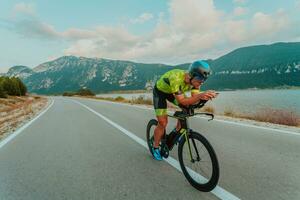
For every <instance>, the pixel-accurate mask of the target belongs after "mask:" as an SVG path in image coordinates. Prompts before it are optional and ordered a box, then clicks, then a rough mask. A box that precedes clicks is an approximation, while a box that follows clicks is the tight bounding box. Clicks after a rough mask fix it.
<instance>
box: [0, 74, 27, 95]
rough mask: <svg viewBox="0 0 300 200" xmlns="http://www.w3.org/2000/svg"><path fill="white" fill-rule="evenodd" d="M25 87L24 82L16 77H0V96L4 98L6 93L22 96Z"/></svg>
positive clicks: (24, 92)
mask: <svg viewBox="0 0 300 200" xmlns="http://www.w3.org/2000/svg"><path fill="white" fill-rule="evenodd" d="M26 92H27V88H26V86H25V85H24V83H23V82H22V81H21V80H20V79H19V78H16V77H12V78H9V77H0V97H1V98H5V97H6V95H11V96H23V95H26Z"/></svg>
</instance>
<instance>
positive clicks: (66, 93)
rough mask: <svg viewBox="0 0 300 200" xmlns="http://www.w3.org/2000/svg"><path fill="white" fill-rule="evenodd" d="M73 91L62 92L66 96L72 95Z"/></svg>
mask: <svg viewBox="0 0 300 200" xmlns="http://www.w3.org/2000/svg"><path fill="white" fill-rule="evenodd" d="M74 95H75V93H74V92H64V93H63V96H67V97H71V96H74Z"/></svg>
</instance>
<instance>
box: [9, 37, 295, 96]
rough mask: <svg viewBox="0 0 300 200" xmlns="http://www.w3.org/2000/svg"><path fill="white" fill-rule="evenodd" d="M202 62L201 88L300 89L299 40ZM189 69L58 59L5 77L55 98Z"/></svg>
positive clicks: (144, 83) (130, 86) (128, 86)
mask: <svg viewBox="0 0 300 200" xmlns="http://www.w3.org/2000/svg"><path fill="white" fill-rule="evenodd" d="M207 62H209V63H210V65H211V67H212V70H213V73H212V75H211V77H210V78H209V79H208V81H207V82H206V83H205V84H204V89H216V90H227V89H228V90H229V89H248V88H274V87H293V86H296V87H299V86H300V42H294V43H275V44H271V45H258V46H250V47H243V48H239V49H236V50H234V51H232V52H230V53H228V54H226V55H224V56H221V57H220V58H217V59H215V60H207ZM189 65H190V64H189V63H184V64H180V65H175V66H171V65H165V64H145V63H136V62H131V61H122V60H110V59H103V58H85V57H75V56H63V57H60V58H58V59H55V60H53V61H50V62H45V63H43V64H40V65H38V66H36V67H34V68H29V67H27V66H14V67H11V68H10V69H9V70H8V72H7V73H6V74H5V75H6V76H9V77H12V76H16V77H19V78H21V79H22V80H23V81H24V83H25V84H26V86H27V87H28V90H29V91H30V92H33V93H38V94H60V93H63V92H65V91H76V90H78V89H79V88H82V87H87V88H90V89H91V90H93V91H94V92H96V93H99V92H108V91H113V90H137V89H145V88H147V87H150V86H151V85H153V84H154V83H155V81H156V80H157V79H158V78H159V77H160V76H161V75H162V74H163V73H165V72H166V71H168V70H171V69H175V68H178V69H185V70H186V69H188V66H189Z"/></svg>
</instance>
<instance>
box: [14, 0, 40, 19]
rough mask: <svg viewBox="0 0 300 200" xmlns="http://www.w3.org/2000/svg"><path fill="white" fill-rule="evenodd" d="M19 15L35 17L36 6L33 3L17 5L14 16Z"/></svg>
mask: <svg viewBox="0 0 300 200" xmlns="http://www.w3.org/2000/svg"><path fill="white" fill-rule="evenodd" d="M18 13H21V14H25V15H29V16H34V15H35V14H36V13H35V6H34V4H31V3H27V4H26V3H23V2H21V3H17V4H16V5H15V6H14V8H13V14H14V15H17V14H18Z"/></svg>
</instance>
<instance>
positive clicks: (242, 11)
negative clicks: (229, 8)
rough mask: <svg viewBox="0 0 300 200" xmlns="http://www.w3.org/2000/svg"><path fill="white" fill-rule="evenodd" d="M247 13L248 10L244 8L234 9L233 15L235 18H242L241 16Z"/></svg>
mask: <svg viewBox="0 0 300 200" xmlns="http://www.w3.org/2000/svg"><path fill="white" fill-rule="evenodd" d="M246 13H247V9H246V8H243V7H240V6H239V7H236V8H234V11H233V14H234V15H235V16H241V15H244V14H246Z"/></svg>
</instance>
